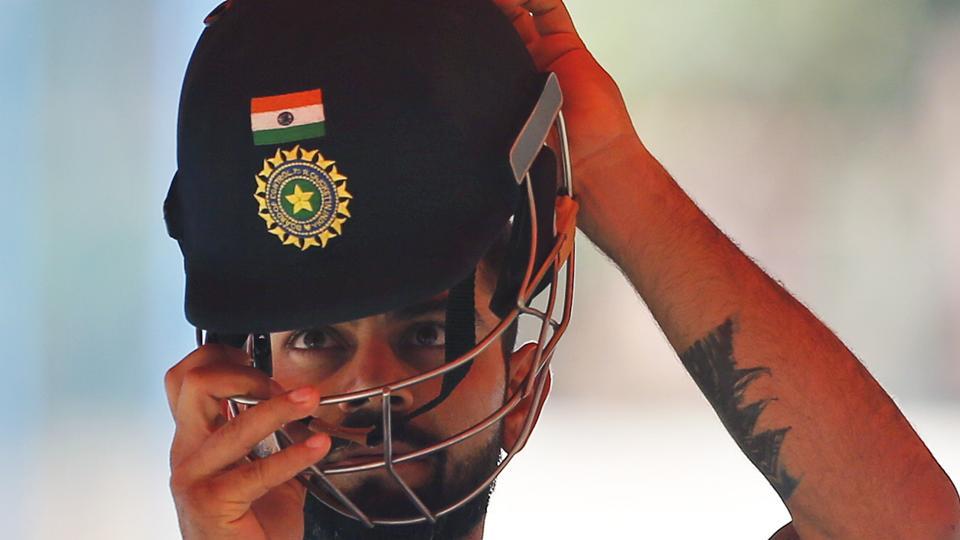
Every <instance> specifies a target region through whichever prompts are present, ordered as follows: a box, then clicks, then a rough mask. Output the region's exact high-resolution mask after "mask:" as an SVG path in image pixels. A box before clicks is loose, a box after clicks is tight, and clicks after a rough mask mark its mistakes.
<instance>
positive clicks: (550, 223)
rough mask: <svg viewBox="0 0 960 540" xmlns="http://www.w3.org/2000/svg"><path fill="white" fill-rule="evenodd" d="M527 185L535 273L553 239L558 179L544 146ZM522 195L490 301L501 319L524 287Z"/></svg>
mask: <svg viewBox="0 0 960 540" xmlns="http://www.w3.org/2000/svg"><path fill="white" fill-rule="evenodd" d="M530 181H531V182H532V187H533V190H532V191H533V199H534V200H533V202H534V204H535V206H536V211H537V215H536V216H533V219H536V220H537V221H536V223H537V246H536V257H535V259H534V266H533V269H534V272H536V271H537V269H539V268H540V267H541V266H542V265H543V263H544V261H545V260H546V258H547V255H549V253H550V251H551V249H552V248H553V244H554V241H555V239H556V227H555V221H554V217H555V210H556V197H557V193H558V191H559V186H560V184H559V177H558V175H557V156H556V154H555V153H554V152H553V150H551V149H550V148H549V147H547V146H544V147H543V148H542V149H541V150H540V152H539V153H538V154H537V157H536V159H534V161H533V164H532V165H531V166H530ZM521 193H522V195H521V197H520V202H519V203H518V206H517V209H516V211H515V212H514V214H513V226H512V228H511V231H510V240H509V241H508V243H507V250H506V251H507V254H506V257H504V261H503V265H502V267H501V268H500V274H499V276H498V277H497V286H496V288H495V289H494V293H493V297H492V298H491V300H490V310H491V311H492V312H493V313H494V314H495V315H496V316H497V317H500V318H501V319H502V318H504V317H506V315H507V314H508V313H510V311H511V310H512V309H513V308H515V307H516V299H517V293H518V292H519V290H520V286H521V285H522V284H523V278H524V275H525V273H526V270H527V264H528V262H529V257H530V241H531V238H530V236H531V234H530V232H531V231H530V220H531V216H530V207H529V204H530V202H529V195H528V193H527V191H526V190H525V189H521ZM551 281H553V276H552V275H551V274H549V273H548V274H547V275H545V276H544V277H543V279H542V280H541V281H540V283H538V284H537V286H536V289H535V290H534V294H533V296H536V295H537V294H539V293H540V292H541V291H543V290H544V289H545V288H546V287H547V286H548V285H549V284H550V283H551ZM531 298H532V297H531Z"/></svg>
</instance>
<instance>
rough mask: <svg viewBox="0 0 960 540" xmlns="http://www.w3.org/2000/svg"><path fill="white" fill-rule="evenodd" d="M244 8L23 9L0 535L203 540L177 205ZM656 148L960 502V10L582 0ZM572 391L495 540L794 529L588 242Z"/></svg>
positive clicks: (7, 84)
mask: <svg viewBox="0 0 960 540" xmlns="http://www.w3.org/2000/svg"><path fill="white" fill-rule="evenodd" d="M215 4H216V2H215V1H206V0H204V1H197V0H190V1H187V0H124V1H123V2H117V1H107V0H89V1H87V2H75V1H72V0H0V119H2V121H3V123H4V124H6V125H7V126H8V128H7V129H4V130H2V131H0V152H2V160H3V178H2V180H0V182H2V185H3V188H4V191H5V192H6V200H7V201H8V204H6V205H5V206H4V210H3V212H2V213H0V235H2V245H3V255H2V259H0V260H2V263H0V277H2V279H0V323H2V328H3V330H4V333H5V335H6V336H7V337H6V338H5V342H6V343H7V345H6V349H5V350H4V358H3V369H4V371H5V372H6V373H7V375H6V380H7V381H8V382H10V384H9V385H8V386H6V387H5V388H4V391H3V392H0V415H2V417H0V434H2V440H3V444H2V445H0V476H2V478H3V479H4V481H3V482H2V484H0V485H2V487H0V536H2V537H3V538H25V539H48V538H50V539H53V538H58V539H59V538H79V539H100V538H110V539H112V538H147V539H166V538H175V537H177V526H176V516H175V513H174V509H173V504H172V501H171V498H170V495H169V491H168V488H167V481H168V474H169V473H168V465H167V449H168V445H169V441H170V439H171V435H172V432H173V424H172V420H171V419H170V416H169V412H168V410H167V404H166V400H165V397H164V393H163V385H162V378H163V374H164V372H165V371H166V369H167V368H168V367H170V366H171V365H172V364H174V363H175V362H177V361H178V360H179V359H180V358H182V357H183V356H185V355H186V354H187V353H188V352H189V351H190V350H192V348H193V333H192V330H191V328H190V327H189V326H188V325H187V323H186V322H185V320H184V318H183V311H182V288H183V274H182V269H181V259H180V253H179V251H178V249H177V246H176V243H175V242H174V241H173V240H170V239H169V238H167V236H166V233H165V230H164V226H163V222H162V216H161V202H162V199H163V196H164V194H165V192H166V189H167V186H168V183H169V180H170V177H171V176H172V174H173V172H174V169H175V167H176V164H175V123H176V114H177V97H178V92H179V89H180V83H181V80H182V76H183V71H184V68H185V66H186V63H187V61H188V58H189V55H190V52H191V50H192V47H193V45H194V43H195V41H196V39H197V37H198V36H199V33H200V32H201V30H202V29H203V24H202V20H203V17H204V16H205V15H206V13H207V12H209V11H210V10H211V9H213V7H214V6H215ZM568 5H569V8H570V10H571V12H572V13H573V15H574V19H575V21H576V23H577V25H578V28H579V30H580V32H581V33H582V35H583V37H584V39H585V41H586V42H587V45H588V46H589V47H590V48H591V50H592V51H593V53H594V54H595V55H596V56H597V58H598V59H599V60H600V62H601V63H602V64H603V65H604V66H605V67H606V68H607V70H608V71H609V72H610V73H611V74H612V75H613V77H614V78H615V79H616V80H617V81H618V82H619V84H620V86H621V88H622V90H623V93H624V95H625V97H626V100H627V103H628V105H629V107H630V110H631V113H632V116H633V119H634V121H635V124H636V126H637V129H638V131H639V133H640V135H641V137H642V138H643V139H644V141H645V143H646V144H647V146H648V147H649V148H650V149H651V150H652V151H653V153H654V154H655V155H656V156H657V157H658V158H659V159H660V160H661V161H662V162H663V163H664V164H665V165H666V167H667V168H668V170H670V172H671V173H672V174H673V175H674V177H675V178H677V180H678V181H679V183H680V184H681V185H682V186H683V187H684V188H685V189H686V190H687V191H688V193H690V195H691V196H692V197H693V198H694V200H696V201H697V202H698V203H699V204H700V205H701V207H702V208H703V209H704V210H705V211H706V212H707V213H708V214H709V215H710V216H711V217H712V218H713V219H714V220H715V221H716V222H717V223H718V224H719V225H720V227H721V228H722V229H723V230H724V231H725V232H727V233H728V235H730V236H731V237H732V238H733V239H734V240H735V241H736V242H737V243H738V244H739V245H740V246H741V247H742V249H744V251H746V252H747V253H748V254H749V255H751V256H752V257H753V258H754V259H755V260H756V261H757V262H758V263H759V264H760V265H761V266H762V267H764V268H765V269H766V270H767V271H768V272H769V273H770V274H771V275H773V276H774V277H775V278H777V279H778V280H781V281H782V282H783V283H784V284H785V286H786V287H787V288H788V289H789V290H790V291H792V292H793V293H794V294H795V295H796V296H797V297H798V298H799V299H800V300H801V301H802V302H804V303H805V304H806V305H807V306H809V307H810V309H811V310H812V311H813V312H814V313H816V314H817V315H818V316H819V317H820V318H821V319H822V320H823V321H824V322H825V323H826V324H827V325H829V326H830V327H831V328H832V329H833V330H834V331H835V332H836V333H837V334H838V335H839V336H840V337H841V339H843V340H844V342H845V343H846V344H847V345H848V346H849V347H850V349H851V350H853V351H854V352H855V353H856V354H857V355H858V357H859V358H860V359H861V361H862V362H863V363H864V365H866V366H867V368H868V369H869V370H870V372H871V373H872V374H873V375H874V376H875V377H876V379H877V380H878V381H879V382H880V383H881V385H883V387H884V388H885V389H886V390H887V392H888V393H890V394H891V396H893V398H894V400H895V401H896V402H897V403H898V405H899V406H900V407H901V408H902V410H903V411H904V413H905V414H906V416H907V417H908V418H909V419H910V420H911V422H912V423H913V424H914V426H915V428H916V429H917V431H918V432H919V433H920V435H921V437H923V438H924V440H925V442H926V443H927V445H928V446H929V448H930V449H931V451H932V452H933V453H934V455H935V456H936V457H937V458H938V459H939V461H940V463H941V464H942V465H943V466H944V468H945V469H946V470H947V471H948V472H949V473H950V474H951V476H952V477H953V478H954V480H955V481H957V480H960V246H958V242H957V241H956V236H957V234H958V233H960V217H958V210H957V209H958V208H960V155H958V154H957V151H956V141H957V140H960V100H958V96H960V3H957V2H955V1H952V0H891V1H888V2H874V1H872V0H846V1H844V2H835V1H831V0H807V1H805V2H788V1H785V0H770V1H765V2H760V1H757V0H726V1H724V2H713V1H705V0H694V1H688V2H682V3H681V2H673V1H668V0H641V1H637V0H602V1H598V0H589V1H588V0H570V1H569V2H568ZM578 263H579V270H578V282H577V300H576V310H575V315H574V321H573V325H572V327H571V330H570V331H569V332H568V334H567V337H566V338H565V342H563V343H562V345H561V347H560V349H559V350H558V352H557V355H556V358H555V362H554V364H555V388H554V395H553V398H552V399H551V401H550V403H549V404H548V406H547V409H546V411H545V413H544V416H543V418H542V420H541V422H540V427H539V428H538V432H537V433H536V434H535V435H534V437H533V439H532V441H531V443H530V445H529V446H528V448H527V450H526V451H525V453H524V454H521V455H520V456H519V457H518V459H517V460H516V463H515V464H514V465H512V466H511V469H508V470H507V472H506V473H505V475H504V477H503V478H502V479H501V480H500V482H499V483H498V488H497V492H498V493H497V494H496V495H495V496H494V499H493V503H492V512H491V515H490V518H489V520H488V535H489V536H488V537H489V538H518V537H520V536H521V534H524V535H531V536H536V537H576V536H589V537H608V536H616V537H635V538H698V537H700V536H701V535H705V534H710V535H711V537H714V538H767V537H768V536H769V535H770V534H771V533H773V531H775V530H776V529H777V528H779V527H780V526H781V525H783V524H784V523H786V522H787V521H789V516H788V514H787V512H786V510H785V509H784V507H783V506H782V504H781V503H780V501H779V499H778V498H777V496H776V494H775V493H774V491H773V490H772V489H771V488H770V487H769V486H768V485H767V483H766V481H765V480H763V478H762V477H761V476H760V474H759V473H757V472H756V470H755V469H754V468H753V466H752V465H751V464H750V463H749V462H748V461H747V460H746V458H745V457H743V455H742V454H741V453H740V451H739V450H738V448H737V447H736V445H735V444H734V443H733V441H732V440H731V439H730V438H729V436H728V435H727V434H726V432H725V430H724V429H723V427H722V426H721V424H720V423H719V421H718V420H717V418H716V416H715V414H714V412H713V410H712V409H711V408H710V407H709V405H708V404H707V402H706V400H705V399H704V398H703V397H702V395H701V394H700V393H699V391H698V390H697V388H696V386H695V385H694V383H693V381H692V380H691V379H690V378H689V376H688V375H687V374H686V372H685V371H684V369H683V367H682V366H681V364H680V362H679V361H678V359H677V357H676V355H675V354H674V353H673V351H672V350H671V349H670V347H669V346H668V345H667V343H666V341H665V340H664V338H663V336H662V334H661V333H660V330H659V328H658V327H657V326H656V323H655V321H653V319H652V318H651V317H650V315H649V313H648V311H647V310H646V308H645V307H644V305H643V302H642V301H641V300H640V299H639V298H638V297H637V296H636V295H635V294H634V293H633V291H632V289H631V288H630V286H629V284H628V283H627V282H626V281H625V280H624V279H623V278H622V276H621V275H620V274H619V272H618V271H617V269H616V268H615V267H614V266H612V265H611V264H610V262H609V261H607V260H606V259H605V257H604V256H603V255H602V254H600V253H599V252H598V251H596V249H595V248H594V247H593V246H592V245H590V244H589V243H588V242H586V241H584V242H582V243H581V244H580V245H579V260H578Z"/></svg>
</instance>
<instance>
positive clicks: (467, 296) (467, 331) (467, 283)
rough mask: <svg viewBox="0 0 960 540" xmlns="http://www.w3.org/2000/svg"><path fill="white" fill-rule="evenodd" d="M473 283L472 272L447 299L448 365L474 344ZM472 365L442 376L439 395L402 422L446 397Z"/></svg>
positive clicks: (457, 285) (474, 276)
mask: <svg viewBox="0 0 960 540" xmlns="http://www.w3.org/2000/svg"><path fill="white" fill-rule="evenodd" d="M475 282H476V270H474V271H472V272H470V275H469V276H467V278H466V279H464V280H463V281H461V282H460V283H458V284H456V285H454V286H453V288H452V289H450V293H449V295H448V296H447V314H446V326H445V335H446V341H445V344H444V360H445V361H446V362H448V363H449V362H452V361H454V360H456V359H457V358H459V357H461V356H463V355H464V354H466V353H467V351H469V350H470V349H472V348H473V347H474V345H476V342H477V335H476V328H477V326H476V315H475V314H476V305H475V304H476V303H475V300H474V294H475ZM472 365H473V360H470V361H469V362H466V363H464V364H463V365H462V366H460V367H458V368H456V369H453V370H451V371H449V372H447V373H446V374H444V375H443V382H442V383H441V386H440V393H439V394H438V395H437V397H435V398H433V399H432V400H430V401H429V402H427V403H426V404H424V405H423V406H421V407H420V408H419V409H417V410H415V411H413V412H412V413H410V414H408V415H405V417H404V420H405V421H409V420H411V419H413V418H414V417H416V416H420V415H421V414H424V413H425V412H427V411H429V410H431V409H433V408H434V407H436V406H437V405H439V404H440V403H441V402H443V400H445V399H447V398H448V397H450V394H451V393H452V392H453V390H454V389H455V388H456V387H457V385H458V384H460V382H461V381H463V378H464V377H466V376H467V373H468V372H469V371H470V366H472Z"/></svg>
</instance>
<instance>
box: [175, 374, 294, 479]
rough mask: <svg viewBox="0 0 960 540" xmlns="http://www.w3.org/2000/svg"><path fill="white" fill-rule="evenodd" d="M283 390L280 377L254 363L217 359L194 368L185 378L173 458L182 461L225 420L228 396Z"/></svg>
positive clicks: (270, 394)
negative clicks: (268, 373) (269, 374)
mask: <svg viewBox="0 0 960 540" xmlns="http://www.w3.org/2000/svg"><path fill="white" fill-rule="evenodd" d="M282 392H283V389H282V388H281V387H280V385H279V384H278V383H277V382H276V381H274V380H272V379H270V378H269V377H267V375H266V374H265V373H263V372H262V371H260V370H258V369H257V368H254V367H251V366H240V365H235V364H227V363H223V362H216V363H210V364H207V365H203V366H200V367H196V368H194V369H192V370H191V371H190V372H189V373H187V374H186V375H185V376H184V378H183V382H182V384H181V387H180V394H179V397H178V401H177V403H176V405H175V407H176V409H175V410H174V414H173V417H174V420H175V421H176V423H177V432H176V435H175V437H174V442H173V446H172V448H171V457H172V459H173V460H174V462H177V461H179V459H180V456H181V455H183V454H184V453H186V452H190V451H192V450H194V449H195V448H196V447H198V446H199V445H200V444H201V442H202V441H203V440H204V439H206V438H207V437H208V436H209V435H210V434H211V433H212V432H213V431H214V430H216V429H217V428H218V427H219V426H220V424H222V422H223V420H224V419H223V418H222V414H221V413H222V404H223V400H224V399H226V398H228V397H231V396H237V395H247V396H251V397H255V398H259V399H269V398H271V397H273V396H275V395H278V394H280V393H282Z"/></svg>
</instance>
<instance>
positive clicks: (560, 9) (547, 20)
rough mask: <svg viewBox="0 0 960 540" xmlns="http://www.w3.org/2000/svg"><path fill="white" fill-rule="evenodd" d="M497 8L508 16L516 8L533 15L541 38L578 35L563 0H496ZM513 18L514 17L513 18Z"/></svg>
mask: <svg viewBox="0 0 960 540" xmlns="http://www.w3.org/2000/svg"><path fill="white" fill-rule="evenodd" d="M495 2H496V4H497V6H498V7H499V8H500V9H501V10H502V11H503V12H504V13H506V14H507V15H508V16H511V15H513V12H514V10H515V9H516V8H522V9H525V10H527V11H528V12H530V13H532V14H533V17H532V18H533V23H534V25H535V26H536V29H537V32H538V33H539V34H540V36H541V37H546V36H549V35H551V34H561V33H570V34H576V33H577V29H576V28H575V27H574V26H573V19H572V18H571V17H570V13H569V12H568V11H567V7H566V6H564V5H563V2H562V1H561V0H495ZM511 18H512V17H511Z"/></svg>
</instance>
